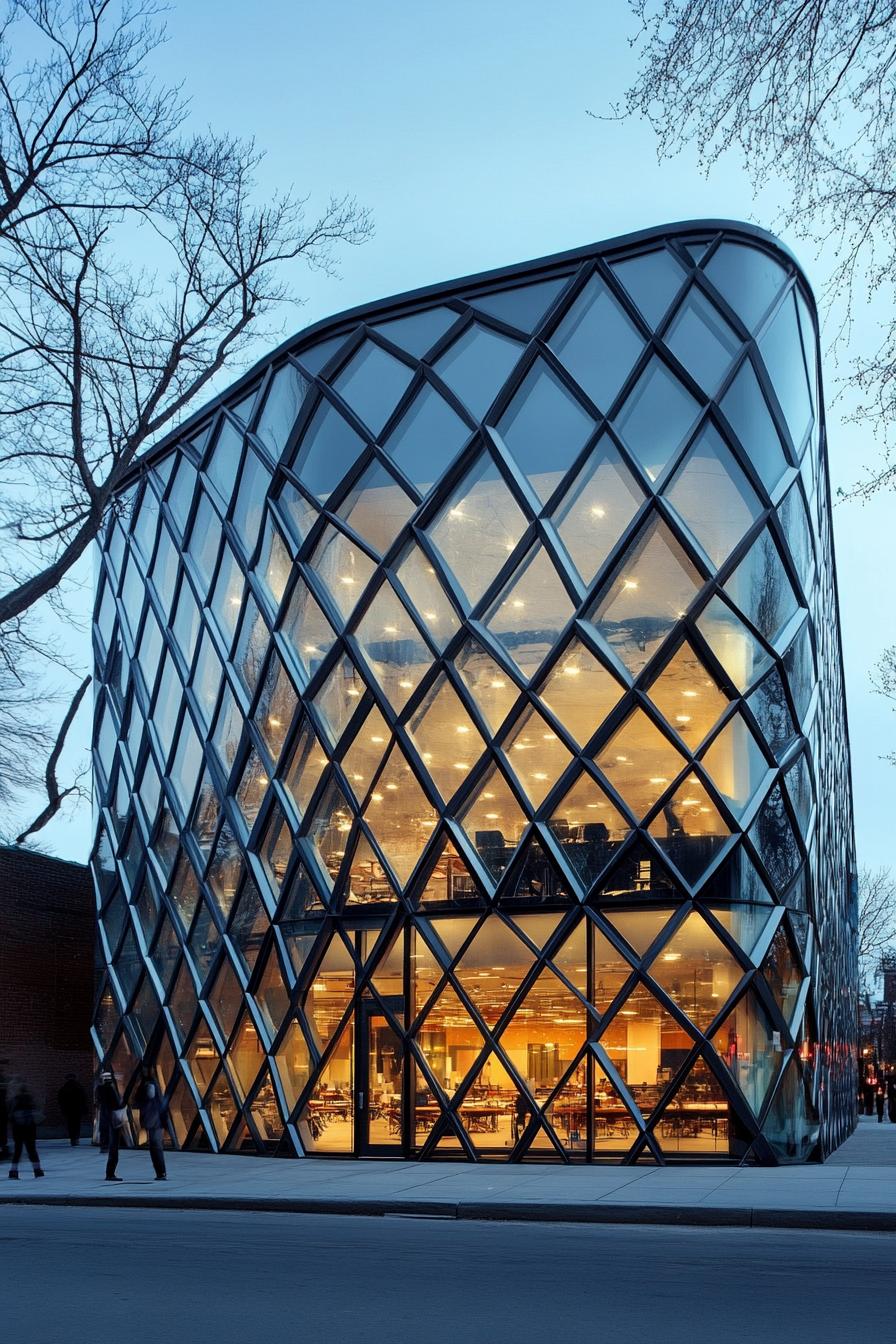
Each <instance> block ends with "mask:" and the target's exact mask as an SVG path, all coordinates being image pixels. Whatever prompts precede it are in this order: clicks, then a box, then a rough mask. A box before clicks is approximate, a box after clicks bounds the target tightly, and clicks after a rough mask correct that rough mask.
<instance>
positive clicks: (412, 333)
mask: <svg viewBox="0 0 896 1344" xmlns="http://www.w3.org/2000/svg"><path fill="white" fill-rule="evenodd" d="M456 321H457V313H456V312H454V311H453V309H451V308H425V309H424V310H423V312H422V313H411V315H410V316H409V317H393V318H390V319H389V321H388V322H378V323H377V324H376V329H377V331H379V332H381V333H382V335H383V336H385V337H386V339H387V340H388V341H392V342H393V344H394V345H399V346H401V348H402V350H407V352H408V354H409V355H415V356H416V357H417V359H422V357H423V356H424V355H425V354H426V352H427V350H429V349H431V348H432V346H434V345H435V343H436V341H438V340H439V339H440V338H441V337H442V336H444V335H445V332H446V331H447V330H448V328H449V327H451V326H453V325H454V323H455V322H456Z"/></svg>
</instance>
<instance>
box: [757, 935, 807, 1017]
mask: <svg viewBox="0 0 896 1344" xmlns="http://www.w3.org/2000/svg"><path fill="white" fill-rule="evenodd" d="M762 974H763V975H764V976H765V982H766V984H767V985H768V987H769V989H770V990H771V992H772V994H773V996H774V999H775V1003H776V1004H777V1005H778V1007H779V1008H780V1010H781V1015H782V1017H783V1018H784V1021H785V1022H786V1023H787V1025H788V1026H791V1025H792V1023H793V1014H794V1012H795V1011H796V1005H797V1000H798V999H799V993H800V986H801V985H802V983H803V977H802V974H801V973H800V969H799V967H798V966H797V963H796V958H795V957H794V955H793V951H792V949H791V946H790V941H789V939H788V937H787V932H786V930H785V928H784V925H783V924H779V925H778V928H777V930H776V932H775V936H774V938H773V939H772V942H771V947H770V948H769V950H768V954H767V956H766V958H765V961H764V962H763V963H762Z"/></svg>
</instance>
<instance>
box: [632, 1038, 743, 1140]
mask: <svg viewBox="0 0 896 1344" xmlns="http://www.w3.org/2000/svg"><path fill="white" fill-rule="evenodd" d="M731 1123H732V1122H731V1105H730V1101H729V1099H728V1096H727V1094H726V1092H725V1090H724V1088H723V1087H722V1084H721V1083H720V1082H719V1080H718V1078H717V1077H716V1075H715V1074H714V1073H713V1072H712V1070H711V1069H710V1067H709V1065H708V1064H707V1063H706V1061H705V1060H704V1059H701V1058H700V1057H699V1056H698V1058H697V1060H696V1061H695V1063H694V1064H693V1065H692V1067H691V1068H690V1069H689V1070H688V1072H687V1074H686V1075H685V1078H684V1080H683V1081H682V1083H681V1084H680V1086H679V1087H677V1088H676V1089H675V1093H674V1095H673V1096H672V1097H671V1099H670V1100H668V1101H666V1102H665V1104H664V1106H663V1109H662V1113H661V1114H660V1117H659V1119H658V1120H657V1121H655V1122H654V1125H653V1129H652V1134H653V1138H654V1141H655V1142H656V1143H657V1144H658V1145H659V1148H660V1150H661V1152H663V1153H679V1154H688V1153H692V1154H693V1155H694V1156H695V1157H697V1158H699V1156H700V1155H701V1154H707V1155H710V1154H716V1155H718V1156H720V1157H731V1156H734V1155H736V1154H737V1153H738V1152H739V1147H738V1140H737V1138H736V1137H735V1134H734V1133H732V1131H731Z"/></svg>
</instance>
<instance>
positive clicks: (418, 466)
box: [385, 383, 470, 495]
mask: <svg viewBox="0 0 896 1344" xmlns="http://www.w3.org/2000/svg"><path fill="white" fill-rule="evenodd" d="M469 437H470V429H469V426H468V425H466V424H465V423H464V422H463V420H461V418H460V416H459V415H458V414H457V412H456V411H455V410H453V409H452V408H451V407H450V406H449V405H448V403H447V401H446V400H445V398H444V397H443V396H441V394H440V393H438V392H437V391H436V389H435V388H434V387H433V386H432V384H431V383H424V385H423V387H422V388H421V389H420V391H419V392H418V393H417V395H416V397H415V398H414V400H413V401H412V402H411V404H410V406H409V407H408V409H407V411H405V413H404V415H403V416H402V417H401V420H400V421H399V422H398V424H397V425H396V427H395V429H394V430H393V431H392V433H391V434H390V435H389V438H388V439H387V440H386V444H385V448H386V452H387V453H388V454H389V456H390V457H391V458H392V460H393V462H395V463H396V465H397V466H399V467H400V468H401V470H402V471H403V472H404V474H405V476H407V478H408V480H410V481H411V482H413V484H414V485H415V486H416V487H417V489H418V490H419V491H420V493H421V495H425V494H426V493H427V492H428V491H429V490H431V489H432V487H433V485H434V484H435V483H436V482H437V481H440V480H441V479H442V476H443V475H444V473H445V471H446V470H447V468H448V467H449V465H450V464H451V463H452V462H453V461H454V459H455V457H456V456H457V454H458V453H459V452H460V450H461V448H462V447H463V445H464V444H465V443H466V441H467V439H468V438H469Z"/></svg>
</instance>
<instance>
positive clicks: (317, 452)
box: [292, 398, 364, 504]
mask: <svg viewBox="0 0 896 1344" xmlns="http://www.w3.org/2000/svg"><path fill="white" fill-rule="evenodd" d="M363 449H364V440H363V439H362V438H360V437H359V435H357V434H356V433H355V431H354V430H353V429H351V428H350V427H349V425H348V424H347V422H346V421H345V420H344V419H343V418H342V416H341V415H340V414H339V412H338V411H337V410H336V407H335V406H334V405H333V404H332V402H329V401H327V400H326V399H325V398H324V399H322V400H321V402H320V405H319V406H318V408H317V410H316V411H315V412H314V415H313V416H312V417H311V421H310V423H309V424H308V425H307V426H306V428H305V432H304V433H303V435H302V437H301V439H300V440H299V446H298V448H297V449H296V451H295V454H294V456H293V460H292V470H293V472H294V473H295V474H296V476H298V478H299V480H300V481H301V482H302V485H304V487H305V489H306V490H308V491H310V493H311V494H312V495H314V496H315V497H316V498H317V499H319V500H320V501H321V503H322V504H323V503H325V502H326V501H327V500H328V499H329V498H330V495H331V494H332V493H333V491H334V490H335V489H336V487H337V485H338V484H339V482H340V481H341V480H342V479H343V477H344V476H345V474H346V472H347V471H349V469H350V468H351V467H353V466H354V464H355V462H356V461H357V460H358V457H359V456H360V454H361V453H362V451H363Z"/></svg>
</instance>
